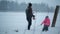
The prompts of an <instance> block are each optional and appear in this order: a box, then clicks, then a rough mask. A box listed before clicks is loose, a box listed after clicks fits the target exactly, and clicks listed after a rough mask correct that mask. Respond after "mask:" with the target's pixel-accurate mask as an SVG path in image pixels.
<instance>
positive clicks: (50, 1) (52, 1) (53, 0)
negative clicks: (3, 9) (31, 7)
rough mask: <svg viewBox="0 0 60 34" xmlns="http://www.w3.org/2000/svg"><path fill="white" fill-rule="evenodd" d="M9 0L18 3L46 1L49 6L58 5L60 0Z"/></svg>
mask: <svg viewBox="0 0 60 34" xmlns="http://www.w3.org/2000/svg"><path fill="white" fill-rule="evenodd" d="M9 1H17V2H18V3H22V2H26V3H29V2H31V3H46V4H48V5H49V6H56V5H60V0H9Z"/></svg>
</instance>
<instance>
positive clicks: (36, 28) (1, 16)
mask: <svg viewBox="0 0 60 34" xmlns="http://www.w3.org/2000/svg"><path fill="white" fill-rule="evenodd" d="M34 14H35V16H36V20H32V26H31V30H27V25H28V23H27V20H26V15H25V13H24V12H0V34H41V33H42V34H60V29H59V27H60V23H59V22H60V18H59V17H60V15H59V14H58V18H57V21H56V27H51V26H50V27H49V31H48V32H41V30H42V28H43V25H40V24H41V22H42V21H43V20H44V18H45V16H47V14H48V16H49V18H50V20H51V23H52V19H53V14H54V13H34ZM15 30H18V32H16V31H15Z"/></svg>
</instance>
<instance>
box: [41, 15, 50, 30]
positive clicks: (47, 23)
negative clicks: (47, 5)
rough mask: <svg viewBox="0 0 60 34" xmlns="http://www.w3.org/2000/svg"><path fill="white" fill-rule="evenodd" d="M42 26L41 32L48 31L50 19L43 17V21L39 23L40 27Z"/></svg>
mask: <svg viewBox="0 0 60 34" xmlns="http://www.w3.org/2000/svg"><path fill="white" fill-rule="evenodd" d="M42 24H44V27H43V29H42V31H48V27H49V26H50V19H49V17H48V16H46V17H45V19H44V21H43V22H42V23H41V25H42Z"/></svg>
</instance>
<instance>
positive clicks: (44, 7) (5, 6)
mask: <svg viewBox="0 0 60 34" xmlns="http://www.w3.org/2000/svg"><path fill="white" fill-rule="evenodd" d="M32 4H33V5H32V8H33V10H34V11H38V12H47V11H49V12H53V11H54V8H53V7H49V6H48V4H45V3H41V4H36V3H32ZM26 8H27V4H26V3H24V2H22V3H20V4H19V3H17V2H14V1H0V11H2V10H3V11H5V10H7V11H25V9H26Z"/></svg>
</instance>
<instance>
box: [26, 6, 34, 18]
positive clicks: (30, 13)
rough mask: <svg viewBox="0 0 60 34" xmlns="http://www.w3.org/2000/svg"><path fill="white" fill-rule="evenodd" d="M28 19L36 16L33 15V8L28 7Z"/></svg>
mask: <svg viewBox="0 0 60 34" xmlns="http://www.w3.org/2000/svg"><path fill="white" fill-rule="evenodd" d="M26 17H27V18H32V17H35V16H34V15H33V13H32V8H31V7H28V8H27V9H26Z"/></svg>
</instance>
